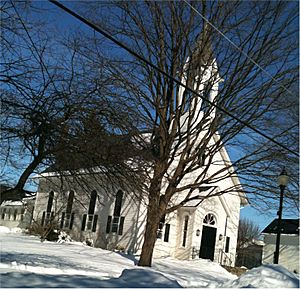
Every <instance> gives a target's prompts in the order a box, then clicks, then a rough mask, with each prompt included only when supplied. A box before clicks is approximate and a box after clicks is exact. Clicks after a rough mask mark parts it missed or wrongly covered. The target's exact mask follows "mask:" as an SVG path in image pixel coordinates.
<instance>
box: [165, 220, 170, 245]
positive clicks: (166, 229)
mask: <svg viewBox="0 0 300 289" xmlns="http://www.w3.org/2000/svg"><path fill="white" fill-rule="evenodd" d="M169 235H170V224H166V225H165V235H164V242H169Z"/></svg>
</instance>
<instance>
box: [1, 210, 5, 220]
mask: <svg viewBox="0 0 300 289" xmlns="http://www.w3.org/2000/svg"><path fill="white" fill-rule="evenodd" d="M5 212H6V208H4V209H3V211H2V214H1V219H2V220H4V218H5Z"/></svg>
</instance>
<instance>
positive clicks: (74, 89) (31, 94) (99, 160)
mask: <svg viewBox="0 0 300 289" xmlns="http://www.w3.org/2000/svg"><path fill="white" fill-rule="evenodd" d="M8 4H10V5H7V6H5V11H6V14H7V15H9V17H10V18H9V19H10V20H12V19H14V21H15V23H17V24H18V25H17V27H18V29H16V30H14V31H12V32H11V31H9V32H10V33H8V34H7V35H6V34H5V40H6V43H7V45H9V46H10V47H13V49H5V50H3V51H2V53H3V55H2V56H3V58H2V59H3V63H2V64H3V65H2V67H3V70H2V71H1V80H0V81H1V83H2V99H1V114H2V117H1V134H2V147H1V161H2V162H3V166H2V167H3V171H2V173H3V177H2V178H4V179H3V180H2V181H6V182H7V181H9V179H8V176H9V175H10V171H9V170H11V168H13V170H14V174H15V173H16V171H17V172H18V173H19V174H20V175H19V177H18V180H17V183H16V184H14V185H12V188H10V189H8V190H6V191H3V192H2V191H1V202H3V201H4V200H8V199H9V200H19V199H20V198H22V197H24V196H25V194H26V191H25V190H24V187H25V185H26V184H27V183H28V180H29V177H30V176H31V175H32V174H33V173H37V172H41V171H42V170H44V169H45V168H46V167H49V166H53V165H54V164H55V166H56V168H57V169H58V170H66V169H69V170H74V169H77V168H78V164H75V163H74V159H75V155H76V160H77V161H78V160H80V159H81V160H83V159H84V163H87V160H88V165H89V167H92V166H95V165H96V164H97V165H98V166H99V165H102V166H104V167H105V169H106V171H107V168H108V167H111V169H109V170H108V171H113V174H115V171H116V169H117V168H118V172H123V174H125V172H126V171H127V170H126V169H127V168H129V167H128V165H127V164H126V163H125V162H124V161H123V163H122V164H121V162H117V161H116V157H117V156H120V155H122V154H119V152H118V151H117V150H118V149H119V150H120V148H121V143H118V141H116V139H121V135H122V134H124V133H125V132H126V133H127V134H128V131H129V130H130V128H131V127H133V128H134V124H135V122H136V119H137V113H133V111H134V109H133V107H134V106H133V105H132V104H129V103H128V104H127V105H122V108H120V103H122V102H124V100H125V99H126V97H122V96H119V95H118V92H116V91H114V90H113V89H111V88H110V87H111V84H112V83H111V81H110V79H111V78H109V76H108V75H106V72H105V70H104V64H103V63H102V62H98V64H99V67H98V69H96V70H93V71H90V70H89V69H90V63H91V62H92V60H88V59H83V58H82V57H81V56H80V55H79V54H78V53H77V43H76V42H67V41H65V42H61V41H60V40H61V39H60V38H59V37H58V38H57V39H53V38H52V37H51V36H50V34H51V31H52V30H51V26H49V25H48V24H47V23H42V24H40V25H35V24H36V23H35V22H33V23H30V22H29V23H28V22H27V18H26V17H25V16H26V15H23V14H20V12H19V11H20V10H19V9H18V8H19V7H16V5H14V3H13V2H9V3H8ZM3 9H4V8H3ZM29 19H30V17H29ZM15 25H16V24H15ZM4 29H5V27H4ZM13 32H14V33H13ZM16 33H17V34H18V35H17V36H18V37H17V38H15V34H16ZM98 60H99V59H98ZM91 115H93V116H95V115H97V117H98V120H99V123H98V124H96V123H95V121H94V122H93V121H92V119H91V117H90V116H91ZM100 126H102V129H100V130H99V131H97V129H98V128H100ZM116 134H118V135H119V137H114V136H115V135H116ZM104 140H105V141H104ZM105 142H106V148H107V149H108V148H109V149H113V150H114V151H115V153H114V154H112V153H109V152H106V154H105V156H104V154H103V153H102V155H101V156H99V155H97V151H95V148H98V154H99V148H100V147H99V145H100V144H102V145H103V144H104V143H105ZM123 143H125V140H124V137H123V142H122V145H123ZM127 143H128V142H127ZM87 144H90V146H87ZM128 145H129V144H128ZM128 145H127V148H128ZM102 148H103V146H102ZM122 151H123V152H124V149H122ZM127 151H129V150H127ZM70 156H73V158H72V157H70ZM79 156H80V158H78V157H79ZM107 156H110V159H109V160H105V159H104V158H105V157H106V158H107ZM113 158H114V159H113ZM81 164H83V161H81ZM76 166H77V167H76ZM112 167H113V168H112ZM113 174H112V175H113ZM129 174H131V175H132V169H130V172H129V173H128V174H127V175H126V177H127V179H130V178H129V177H128V176H129ZM135 179H136V177H135ZM13 181H15V180H12V182H13Z"/></svg>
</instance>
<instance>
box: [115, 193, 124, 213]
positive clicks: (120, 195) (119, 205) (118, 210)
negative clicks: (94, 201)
mask: <svg viewBox="0 0 300 289" xmlns="http://www.w3.org/2000/svg"><path fill="white" fill-rule="evenodd" d="M122 199H123V192H122V191H121V190H119V191H118V192H117V195H116V201H115V209H114V217H120V215H121V208H122Z"/></svg>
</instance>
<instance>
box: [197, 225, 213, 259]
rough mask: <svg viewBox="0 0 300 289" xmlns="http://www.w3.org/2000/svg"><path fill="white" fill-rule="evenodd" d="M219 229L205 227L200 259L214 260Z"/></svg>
mask: <svg viewBox="0 0 300 289" xmlns="http://www.w3.org/2000/svg"><path fill="white" fill-rule="evenodd" d="M216 235H217V228H213V227H208V226H203V230H202V238H201V246H200V253H199V257H200V258H202V259H210V260H212V261H213V260H214V253H215V244H216Z"/></svg>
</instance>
